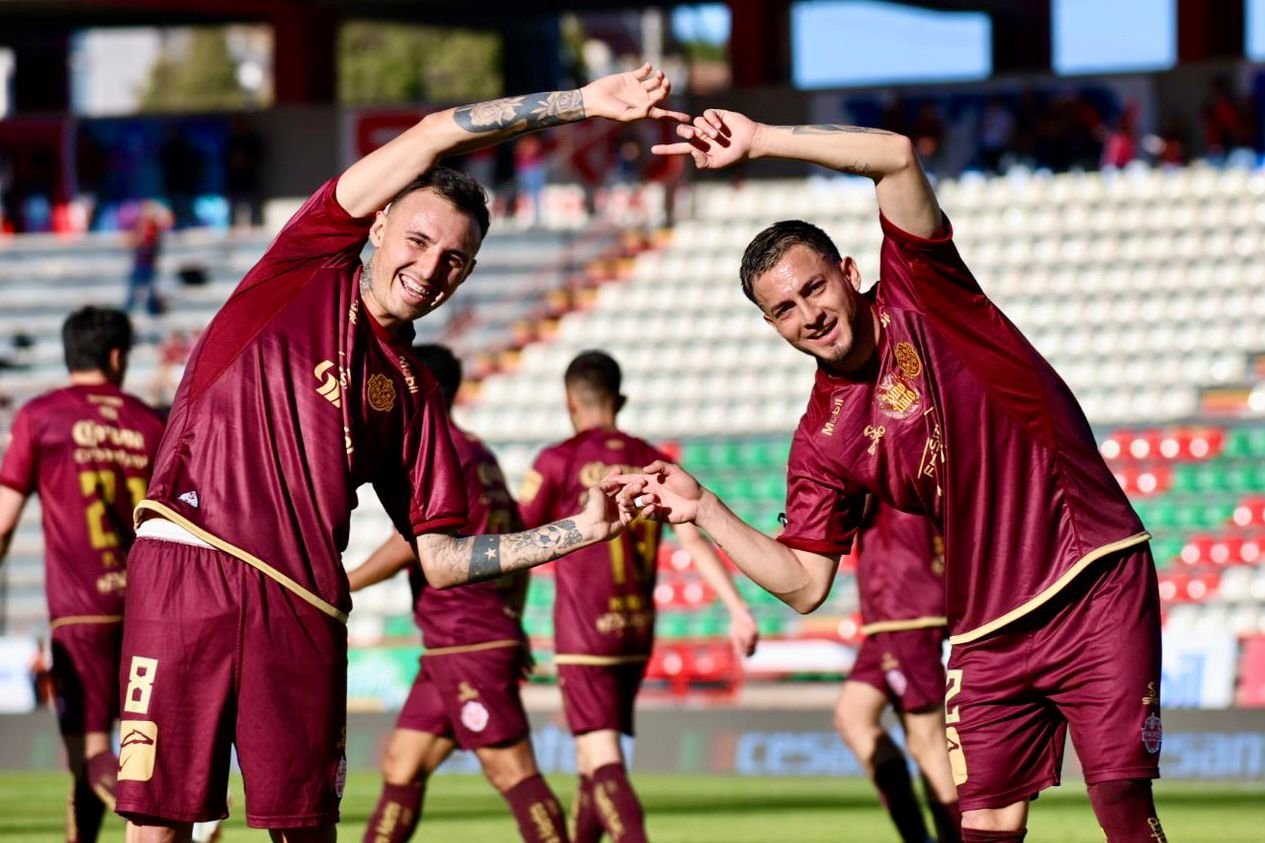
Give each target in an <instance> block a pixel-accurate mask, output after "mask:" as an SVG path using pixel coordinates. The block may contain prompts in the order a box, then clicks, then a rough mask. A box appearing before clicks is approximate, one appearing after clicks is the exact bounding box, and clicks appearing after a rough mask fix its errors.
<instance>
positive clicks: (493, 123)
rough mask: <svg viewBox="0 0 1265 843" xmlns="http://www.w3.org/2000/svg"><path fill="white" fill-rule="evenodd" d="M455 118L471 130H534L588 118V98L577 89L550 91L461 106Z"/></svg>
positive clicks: (474, 131)
mask: <svg viewBox="0 0 1265 843" xmlns="http://www.w3.org/2000/svg"><path fill="white" fill-rule="evenodd" d="M453 119H455V120H456V121H457V125H458V126H460V127H461V128H463V129H465V130H466V131H467V132H473V133H477V134H482V133H486V132H496V131H502V130H507V129H508V130H518V131H532V130H534V129H547V128H548V127H550V126H558V125H561V124H563V123H574V122H576V121H577V120H583V119H584V98H583V96H582V95H581V94H580V92H579V91H578V90H576V91H548V92H543V93H538V94H528V95H526V96H522V97H504V98H503V99H499V100H489V101H488V102H480V103H475V104H474V105H467V106H462V107H461V108H458V109H457V110H456V111H455V112H454V114H453Z"/></svg>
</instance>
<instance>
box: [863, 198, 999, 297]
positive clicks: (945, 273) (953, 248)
mask: <svg viewBox="0 0 1265 843" xmlns="http://www.w3.org/2000/svg"><path fill="white" fill-rule="evenodd" d="M879 225H880V226H881V227H882V229H883V246H882V250H881V253H880V259H879V265H880V272H879V277H880V279H881V281H880V289H881V290H882V292H883V293H884V296H885V298H887V299H888V300H889V301H891V303H892V304H898V305H904V306H913V307H914V308H915V309H917V310H923V309H924V308H925V307H926V300H927V298H928V297H934V298H939V297H940V296H942V295H944V294H950V293H951V294H954V295H956V296H958V297H959V298H960V297H962V296H963V295H966V296H979V297H983V295H984V291H983V290H982V289H981V288H980V285H979V282H978V281H976V280H975V276H973V275H972V274H971V271H970V270H969V269H968V268H967V266H966V263H965V262H963V260H962V256H961V255H960V254H958V247H957V245H956V244H955V243H954V242H953V223H951V222H950V221H949V218H948V216H947V215H946V216H945V217H944V234H942V235H940V236H939V237H919V236H917V235H915V234H910V233H909V232H908V231H905V230H904V229H902V228H899V227H897V225H896V224H895V223H893V222H892V221H891V220H889V219H888V218H887V217H886V216H885V215H884V214H883V213H882V212H879Z"/></svg>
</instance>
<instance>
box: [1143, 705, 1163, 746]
mask: <svg viewBox="0 0 1265 843" xmlns="http://www.w3.org/2000/svg"><path fill="white" fill-rule="evenodd" d="M1163 743H1164V725H1163V724H1162V723H1161V722H1160V717H1159V715H1158V714H1152V715H1150V716H1149V717H1147V718H1146V719H1145V720H1143V721H1142V747H1143V748H1144V749H1145V750H1146V751H1147V752H1149V753H1151V754H1152V755H1154V754H1155V753H1157V752H1159V751H1160V746H1161V745H1163Z"/></svg>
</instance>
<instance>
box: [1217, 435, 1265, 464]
mask: <svg viewBox="0 0 1265 843" xmlns="http://www.w3.org/2000/svg"><path fill="white" fill-rule="evenodd" d="M1222 453H1223V454H1224V455H1225V456H1227V457H1233V458H1237V459H1250V458H1254V457H1265V428H1262V427H1235V428H1231V429H1230V430H1228V431H1226V437H1225V448H1224V450H1223V451H1222Z"/></svg>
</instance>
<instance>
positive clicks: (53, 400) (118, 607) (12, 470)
mask: <svg viewBox="0 0 1265 843" xmlns="http://www.w3.org/2000/svg"><path fill="white" fill-rule="evenodd" d="M162 434H163V422H162V418H161V417H160V416H159V415H158V414H157V413H156V412H154V411H153V410H152V409H150V408H149V407H148V406H146V405H145V404H144V403H142V402H141V400H140V399H138V398H136V397H135V396H133V395H129V394H128V393H126V392H123V391H122V390H120V389H119V388H118V387H116V386H114V385H112V384H101V385H98V386H70V387H66V388H65V389H57V390H54V391H52V392H48V393H45V394H44V395H41V396H39V397H38V398H35V399H33V400H32V401H31V402H30V403H28V404H27V405H26V406H25V407H23V408H22V409H21V411H19V412H18V414H17V417H16V418H15V419H14V421H13V441H12V442H11V443H10V444H9V448H8V450H7V451H5V454H4V463H3V465H0V484H3V485H5V486H8V487H10V488H11V489H15V490H16V491H18V492H20V493H21V494H23V495H29V494H30V493H31V492H35V491H38V492H39V496H40V508H41V509H42V510H43V523H44V589H45V592H46V594H47V596H48V615H49V619H50V620H51V621H52V622H53V625H54V626H58V625H61V624H59V623H58V622H59V621H60V622H62V623H63V624H64V623H74V622H84V621H87V620H105V619H109V620H117V619H118V617H119V616H121V615H122V614H123V592H124V588H125V587H126V585H127V575H126V574H125V573H124V568H125V566H126V559H127V551H128V549H129V548H131V546H132V541H133V539H134V538H135V533H134V532H133V529H132V507H134V506H135V505H136V504H137V503H139V502H140V501H141V500H142V499H143V498H144V497H145V489H146V486H147V485H148V483H149V474H150V471H151V470H152V469H153V462H154V454H155V453H156V452H157V451H158V442H159V440H160V439H162Z"/></svg>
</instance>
